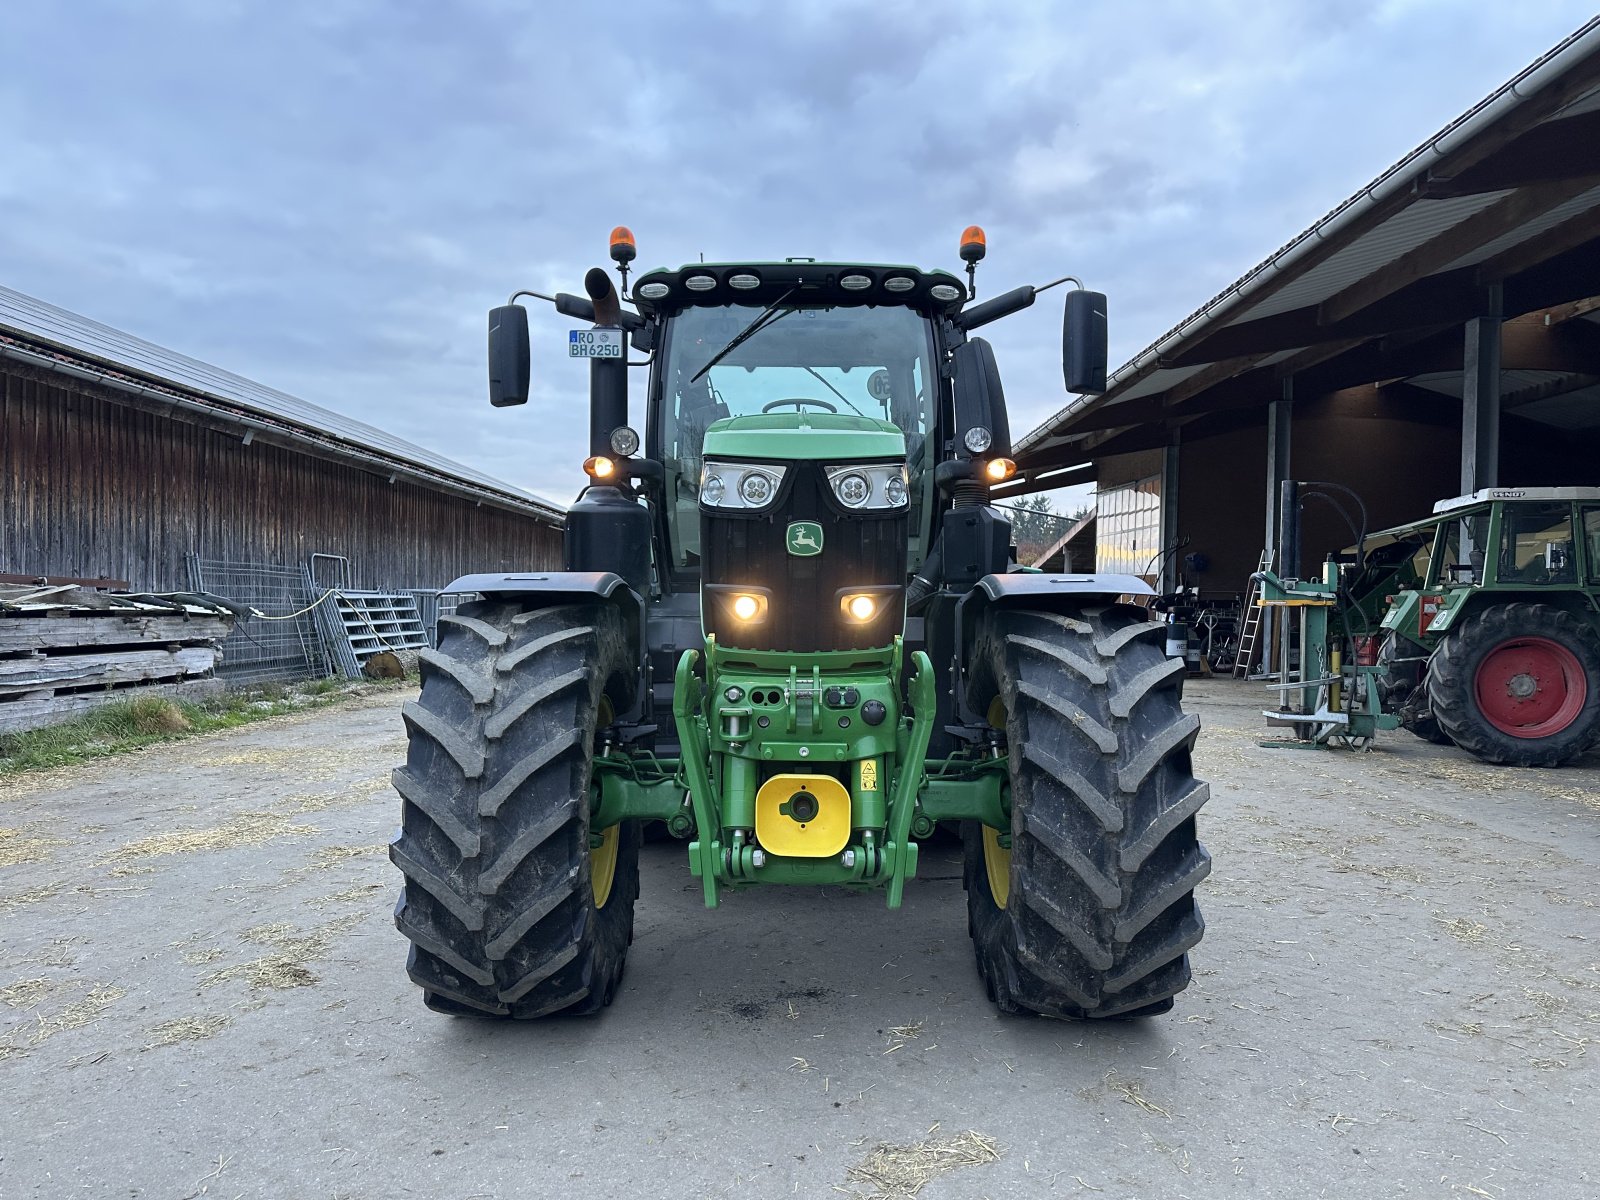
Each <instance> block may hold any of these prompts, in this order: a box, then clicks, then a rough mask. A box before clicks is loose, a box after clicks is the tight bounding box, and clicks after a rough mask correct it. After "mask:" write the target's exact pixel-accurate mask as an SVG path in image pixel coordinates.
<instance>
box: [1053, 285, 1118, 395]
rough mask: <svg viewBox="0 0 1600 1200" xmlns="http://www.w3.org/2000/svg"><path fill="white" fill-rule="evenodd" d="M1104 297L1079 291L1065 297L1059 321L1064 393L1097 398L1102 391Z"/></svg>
mask: <svg viewBox="0 0 1600 1200" xmlns="http://www.w3.org/2000/svg"><path fill="white" fill-rule="evenodd" d="M1108 353H1109V351H1108V350H1107V348H1106V297H1105V293H1104V292H1086V291H1083V290H1082V289H1081V288H1080V289H1078V290H1076V291H1071V292H1068V293H1067V308H1066V312H1065V313H1064V314H1063V316H1062V319H1061V371H1062V374H1063V375H1065V376H1066V381H1067V391H1069V392H1076V393H1078V394H1079V395H1085V396H1098V395H1099V394H1100V393H1101V392H1103V391H1105V390H1106V359H1107V355H1108Z"/></svg>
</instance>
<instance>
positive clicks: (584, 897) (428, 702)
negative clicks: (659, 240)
mask: <svg viewBox="0 0 1600 1200" xmlns="http://www.w3.org/2000/svg"><path fill="white" fill-rule="evenodd" d="M983 253H984V240H983V233H982V231H981V230H979V229H978V228H976V227H972V228H970V229H969V230H967V232H966V234H965V235H964V236H963V238H962V245H961V255H962V258H963V259H964V260H965V261H966V263H967V276H968V278H967V281H966V282H965V283H963V281H962V280H961V279H960V278H959V277H957V276H955V275H952V274H949V273H947V272H943V271H922V270H917V269H916V268H913V267H902V266H882V265H869V264H854V263H822V262H815V261H813V260H811V259H788V260H785V261H783V262H759V263H695V264H692V265H690V266H686V267H683V268H681V269H679V270H675V271H670V270H656V271H650V272H648V273H646V274H643V275H640V276H639V277H638V278H637V280H636V282H635V284H634V287H633V290H632V294H631V296H630V295H627V283H628V271H629V264H630V263H631V261H632V260H633V258H634V242H633V237H632V235H631V234H630V233H628V231H627V230H626V229H621V228H619V229H617V230H615V231H614V232H613V235H612V245H611V257H612V258H613V260H614V261H615V262H616V264H617V265H618V268H619V273H620V275H621V280H622V291H621V292H620V293H619V291H618V289H617V288H616V287H615V286H614V285H613V283H612V281H611V278H610V276H609V275H608V274H607V273H606V272H605V271H604V270H601V269H599V268H596V269H594V270H592V271H590V272H589V274H588V276H587V277H586V279H585V281H584V282H585V290H586V291H587V293H588V296H587V298H583V297H578V296H572V295H566V294H562V295H557V296H540V295H538V294H537V293H532V292H518V293H516V295H514V296H513V297H512V302H511V303H510V304H508V305H507V306H505V307H502V308H497V309H495V310H494V311H493V312H492V313H491V314H490V323H489V362H490V368H489V371H490V400H491V402H492V403H494V404H495V405H513V404H523V403H525V402H526V401H527V399H528V393H529V364H530V360H531V352H530V347H529V338H528V322H527V312H526V310H525V309H523V308H521V307H519V306H517V304H516V303H515V301H516V300H517V299H519V298H521V297H532V298H535V299H540V300H545V301H548V302H550V303H552V304H554V306H555V308H556V309H557V311H558V312H560V313H562V314H565V315H567V316H569V317H572V318H575V319H576V320H577V321H578V322H581V323H582V324H583V327H582V328H578V329H574V330H573V331H572V332H571V333H570V335H569V339H568V344H569V353H571V354H573V355H575V356H578V357H584V358H588V359H590V371H591V384H590V387H591V395H590V412H589V418H590V420H589V458H588V460H587V461H586V462H585V464H584V469H585V471H586V472H587V473H588V475H589V477H590V480H591V483H590V484H589V486H588V487H586V488H585V489H584V491H583V494H582V495H581V496H580V497H579V499H578V500H577V502H576V503H574V504H573V505H572V507H571V508H570V510H569V511H568V513H567V518H566V527H565V534H564V558H565V562H564V568H563V569H562V570H560V571H549V572H542V573H534V572H530V573H527V574H511V575H470V576H467V577H465V578H463V579H459V580H457V581H455V582H454V583H453V584H451V585H450V589H449V590H451V591H452V592H461V593H475V594H476V595H477V596H478V597H480V598H479V599H476V600H473V601H472V602H470V603H466V604H463V605H462V606H461V607H460V608H459V610H458V611H457V613H456V614H455V615H454V616H447V617H443V618H441V620H440V629H439V646H438V649H437V650H436V651H429V652H426V653H425V654H424V655H423V660H422V677H423V685H422V694H421V698H420V700H419V701H418V702H416V703H413V704H408V705H407V706H406V709H405V721H406V726H407V730H408V732H409V736H410V748H409V753H408V755H407V759H406V764H405V766H404V767H402V768H400V769H399V770H398V771H396V773H395V785H396V787H397V789H398V790H399V792H400V794H401V796H402V798H403V800H404V803H403V806H402V808H403V818H402V828H401V832H400V834H399V836H398V837H397V838H396V840H395V842H394V844H393V846H392V848H391V856H392V858H393V860H394V862H395V864H396V865H397V866H398V867H399V868H400V870H401V871H402V872H403V873H404V875H405V887H404V892H403V894H402V896H401V899H400V903H399V905H398V907H397V909H396V923H397V924H398V926H399V928H400V930H401V931H402V932H403V933H405V935H406V936H407V937H408V938H410V940H411V943H412V946H411V952H410V958H409V960H408V968H409V972H410V975H411V977H412V979H414V980H415V981H416V982H417V983H418V984H419V985H421V987H422V989H423V992H424V996H425V999H426V1001H427V1003H428V1005H429V1006H430V1007H432V1008H434V1009H436V1010H438V1011H441V1012H446V1013H454V1014H460V1015H494V1016H509V1017H517V1018H530V1017H540V1016H544V1015H546V1014H552V1013H582V1012H592V1011H595V1010H598V1009H600V1008H601V1007H603V1006H604V1005H605V1004H607V1003H609V1001H610V1000H611V998H612V994H613V992H614V990H615V988H616V986H617V982H618V980H619V978H620V977H621V974H622V967H623V956H624V954H625V952H626V950H627V947H628V943H629V941H630V940H631V937H632V931H633V907H634V901H635V899H636V897H637V896H638V891H639V844H640V837H641V834H640V830H641V826H642V825H643V824H645V823H648V822H654V821H661V822H665V823H666V826H667V828H668V830H669V831H670V832H671V833H672V834H673V835H675V836H676V837H678V838H681V839H683V840H684V841H686V843H687V857H688V867H689V871H690V872H691V873H692V874H693V876H694V877H695V878H696V879H698V881H699V886H700V888H701V889H702V890H703V894H704V898H705V903H706V904H707V906H715V905H716V904H718V903H719V902H720V901H722V900H723V899H725V898H726V897H728V896H730V895H732V894H734V893H737V892H738V891H739V890H741V889H744V888H750V887H760V886H763V885H768V884H791V885H809V886H813V887H814V886H820V885H833V886H842V887H846V888H854V889H875V890H879V891H881V892H882V893H883V894H884V896H885V899H886V902H887V905H888V907H890V908H896V907H898V906H899V905H900V902H901V897H902V895H903V892H904V888H905V886H906V881H907V880H909V879H911V878H912V877H913V876H914V875H915V873H916V870H917V863H918V849H919V843H920V842H921V841H923V840H925V839H927V838H928V837H930V836H931V835H932V834H933V832H934V830H935V826H936V825H937V824H938V823H940V822H959V823H960V825H961V830H962V836H963V840H964V847H965V849H964V857H965V869H964V875H965V884H966V891H967V904H968V913H969V926H970V929H971V933H972V937H973V940H974V942H975V944H976V953H977V961H978V968H979V971H980V973H981V975H982V977H983V981H984V983H985V986H986V987H987V989H988V992H989V994H990V996H991V997H992V998H993V1000H994V1002H995V1003H996V1004H997V1005H998V1006H999V1007H1000V1008H1001V1009H1002V1010H1005V1011H1007V1012H1015V1011H1031V1012H1036V1013H1042V1014H1046V1015H1050V1016H1061V1017H1125V1016H1144V1015H1148V1014H1153V1013H1159V1012H1165V1011H1166V1010H1167V1009H1169V1008H1170V1007H1171V1006H1172V1002H1173V996H1174V995H1175V994H1176V993H1177V992H1179V991H1180V990H1182V989H1183V987H1184V986H1185V985H1186V984H1187V982H1188V980H1189V964H1188V957H1187V952H1188V950H1189V949H1190V947H1192V946H1193V945H1195V943H1196V942H1198V941H1199V939H1200V934H1201V929H1202V923H1201V920H1200V915H1199V913H1198V911H1197V910H1196V908H1195V904H1194V897H1193V890H1194V887H1195V885H1196V884H1197V883H1198V882H1199V881H1200V880H1201V879H1202V878H1204V877H1205V875H1206V873H1207V871H1208V869H1209V864H1210V860H1209V858H1208V856H1207V855H1206V852H1205V850H1204V849H1203V848H1202V847H1201V845H1200V844H1199V842H1198V841H1197V840H1196V836H1195V814H1196V812H1197V811H1198V810H1199V808H1200V806H1201V805H1202V804H1203V803H1204V802H1205V799H1206V796H1207V789H1206V786H1205V784H1203V783H1200V782H1198V781H1196V780H1195V778H1194V776H1193V773H1192V770H1191V766H1190V750H1191V747H1192V746H1193V743H1194V739H1195V735H1196V731H1197V729H1198V725H1199V722H1198V719H1197V718H1195V717H1193V716H1187V715H1185V714H1184V712H1183V711H1182V709H1181V707H1180V703H1179V699H1180V688H1181V686H1182V681H1183V663H1182V662H1181V661H1178V660H1171V659H1168V658H1167V657H1166V656H1165V654H1164V652H1163V651H1164V631H1163V627H1162V625H1161V624H1160V623H1158V622H1153V621H1150V620H1149V619H1148V615H1147V613H1146V611H1145V610H1144V609H1142V608H1139V607H1136V606H1133V605H1129V604H1124V603H1121V602H1120V598H1122V597H1126V596H1130V595H1147V594H1149V590H1150V589H1149V588H1148V587H1147V586H1146V585H1145V584H1144V583H1143V582H1142V581H1140V580H1139V579H1137V578H1134V577H1132V576H1123V575H1051V574H1040V573H1038V572H1036V571H1030V570H1027V569H1025V568H1019V567H1018V566H1016V564H1015V562H1014V560H1013V559H1014V556H1013V554H1012V552H1011V537H1010V525H1009V523H1008V522H1007V520H1006V519H1005V517H1004V516H1003V515H1002V513H1001V511H1000V510H998V509H996V508H993V507H991V506H990V504H989V489H990V486H991V485H992V484H994V483H997V482H999V481H1002V480H1005V479H1007V478H1009V477H1010V476H1011V475H1013V474H1014V472H1015V470H1016V468H1015V465H1014V464H1013V463H1012V462H1011V460H1010V459H1009V457H1008V455H1009V454H1010V450H1011V446H1010V432H1009V424H1008V421H1007V418H1006V408H1005V400H1004V397H1003V396H1002V394H1001V388H1000V376H999V372H998V370H997V368H996V366H995V359H994V354H993V352H992V351H991V350H990V347H989V345H988V343H987V342H985V341H983V340H982V339H980V338H974V337H971V336H969V335H970V334H971V333H972V332H973V331H974V330H976V329H978V328H979V327H981V326H983V325H985V324H988V323H989V322H991V321H995V320H998V319H999V318H1001V317H1004V316H1007V315H1008V314H1011V313H1014V312H1016V311H1018V310H1020V309H1023V308H1026V307H1028V306H1030V305H1031V304H1033V302H1034V300H1035V297H1036V296H1037V295H1038V294H1039V293H1040V292H1042V291H1044V290H1045V288H1033V287H1021V288H1017V289H1015V290H1013V291H1010V292H1007V293H1005V294H1003V295H1000V296H996V297H994V298H993V299H990V300H987V301H985V302H982V303H973V302H972V298H973V295H974V290H973V280H974V269H975V267H976V265H977V262H978V260H979V259H981V258H982V257H983ZM1063 282H1069V281H1068V280H1058V281H1057V283H1063ZM1070 282H1073V283H1074V284H1076V281H1075V280H1073V281H1070ZM1054 286H1056V285H1055V284H1049V285H1046V287H1054ZM1066 296H1067V299H1066V311H1065V321H1064V334H1063V366H1064V370H1065V376H1066V386H1067V389H1068V390H1069V391H1074V392H1080V393H1092V392H1097V391H1101V390H1103V389H1104V387H1105V368H1106V329H1105V298H1104V297H1103V296H1101V295H1099V294H1097V293H1094V292H1089V291H1085V290H1083V289H1082V287H1081V286H1076V287H1075V288H1074V289H1073V290H1071V291H1068V292H1067V294H1066ZM624 297H626V298H627V299H628V300H630V301H631V303H632V308H625V307H623V303H622V301H623V299H624ZM630 348H631V349H632V350H634V351H637V352H639V353H640V354H642V355H646V356H647V357H645V358H644V359H643V360H642V361H637V360H630V358H629V350H630ZM646 368H648V375H649V384H648V401H647V404H646V406H645V424H644V431H645V432H644V436H643V438H641V437H640V435H639V434H638V433H637V432H635V429H634V427H633V426H631V425H630V424H629V415H628V378H629V373H630V372H633V371H639V372H641V373H642V372H643V371H644V370H645V369H646ZM839 936H840V937H841V938H847V937H849V936H850V935H849V932H848V931H847V930H842V931H841V932H840V934H839Z"/></svg>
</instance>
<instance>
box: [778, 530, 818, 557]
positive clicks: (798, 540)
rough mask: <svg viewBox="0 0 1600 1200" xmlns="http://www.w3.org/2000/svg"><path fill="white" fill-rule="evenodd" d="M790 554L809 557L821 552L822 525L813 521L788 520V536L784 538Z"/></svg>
mask: <svg viewBox="0 0 1600 1200" xmlns="http://www.w3.org/2000/svg"><path fill="white" fill-rule="evenodd" d="M785 540H786V542H787V544H788V547H789V553H790V554H797V555H799V556H800V557H802V558H809V557H810V556H811V555H813V554H821V553H822V526H821V525H818V524H817V523H816V522H815V521H791V522H789V536H788V537H787V538H786V539H785Z"/></svg>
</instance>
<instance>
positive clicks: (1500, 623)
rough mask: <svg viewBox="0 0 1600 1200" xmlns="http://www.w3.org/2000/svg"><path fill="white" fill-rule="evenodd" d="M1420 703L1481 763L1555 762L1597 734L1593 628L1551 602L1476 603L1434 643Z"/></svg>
mask: <svg viewBox="0 0 1600 1200" xmlns="http://www.w3.org/2000/svg"><path fill="white" fill-rule="evenodd" d="M1428 705H1429V707H1430V708H1431V709H1432V710H1433V715H1434V717H1435V718H1436V719H1437V720H1438V722H1439V728H1440V729H1442V730H1443V731H1444V732H1445V733H1446V734H1448V735H1449V737H1450V739H1451V740H1452V741H1453V742H1455V744H1456V745H1458V746H1460V747H1461V748H1462V749H1463V750H1466V751H1468V752H1470V753H1472V754H1475V755H1477V756H1478V757H1479V758H1481V759H1483V760H1484V761H1485V762H1492V763H1504V764H1507V765H1509V766H1514V767H1559V766H1561V765H1562V764H1563V763H1568V762H1571V761H1572V760H1573V759H1575V758H1577V757H1578V756H1579V755H1581V754H1583V753H1584V752H1585V751H1587V750H1589V749H1590V748H1591V747H1593V746H1594V745H1595V744H1596V743H1597V742H1600V635H1597V634H1596V632H1595V630H1594V627H1593V626H1592V625H1590V624H1589V623H1588V622H1586V621H1584V620H1583V619H1581V618H1579V617H1577V616H1574V615H1573V614H1572V613H1570V612H1567V611H1566V610H1565V609H1561V608H1557V607H1555V606H1554V605H1552V604H1535V603H1529V602H1515V603H1511V604H1498V605H1495V606H1494V607H1492V608H1485V609H1480V610H1479V611H1478V612H1475V613H1473V614H1471V615H1470V616H1468V617H1467V619H1466V620H1465V621H1463V622H1462V624H1461V627H1460V628H1459V629H1457V630H1455V631H1454V632H1453V633H1451V634H1450V635H1449V636H1448V637H1447V638H1445V640H1444V642H1443V643H1442V644H1441V645H1440V646H1439V649H1438V650H1436V651H1435V652H1434V655H1433V660H1432V662H1430V663H1429V666H1428Z"/></svg>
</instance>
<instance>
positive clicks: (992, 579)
mask: <svg viewBox="0 0 1600 1200" xmlns="http://www.w3.org/2000/svg"><path fill="white" fill-rule="evenodd" d="M973 591H975V592H982V593H983V595H984V598H985V599H987V600H989V601H991V602H998V603H1006V602H1010V601H1014V600H1021V601H1027V602H1032V601H1036V600H1039V599H1041V598H1044V597H1050V596H1071V597H1073V598H1074V599H1081V598H1083V597H1085V596H1104V597H1105V598H1106V599H1108V600H1115V599H1116V598H1117V597H1118V596H1154V595H1155V594H1156V591H1155V589H1154V588H1153V587H1151V586H1150V585H1149V584H1148V583H1146V582H1145V581H1144V580H1142V579H1140V578H1139V577H1138V576H1137V575H1095V574H1090V575H1056V574H1051V573H1050V572H1047V571H1044V572H1034V571H1013V572H1008V573H1007V574H1005V575H985V576H984V577H983V578H982V579H980V580H978V586H977V587H976V588H974V589H973Z"/></svg>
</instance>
